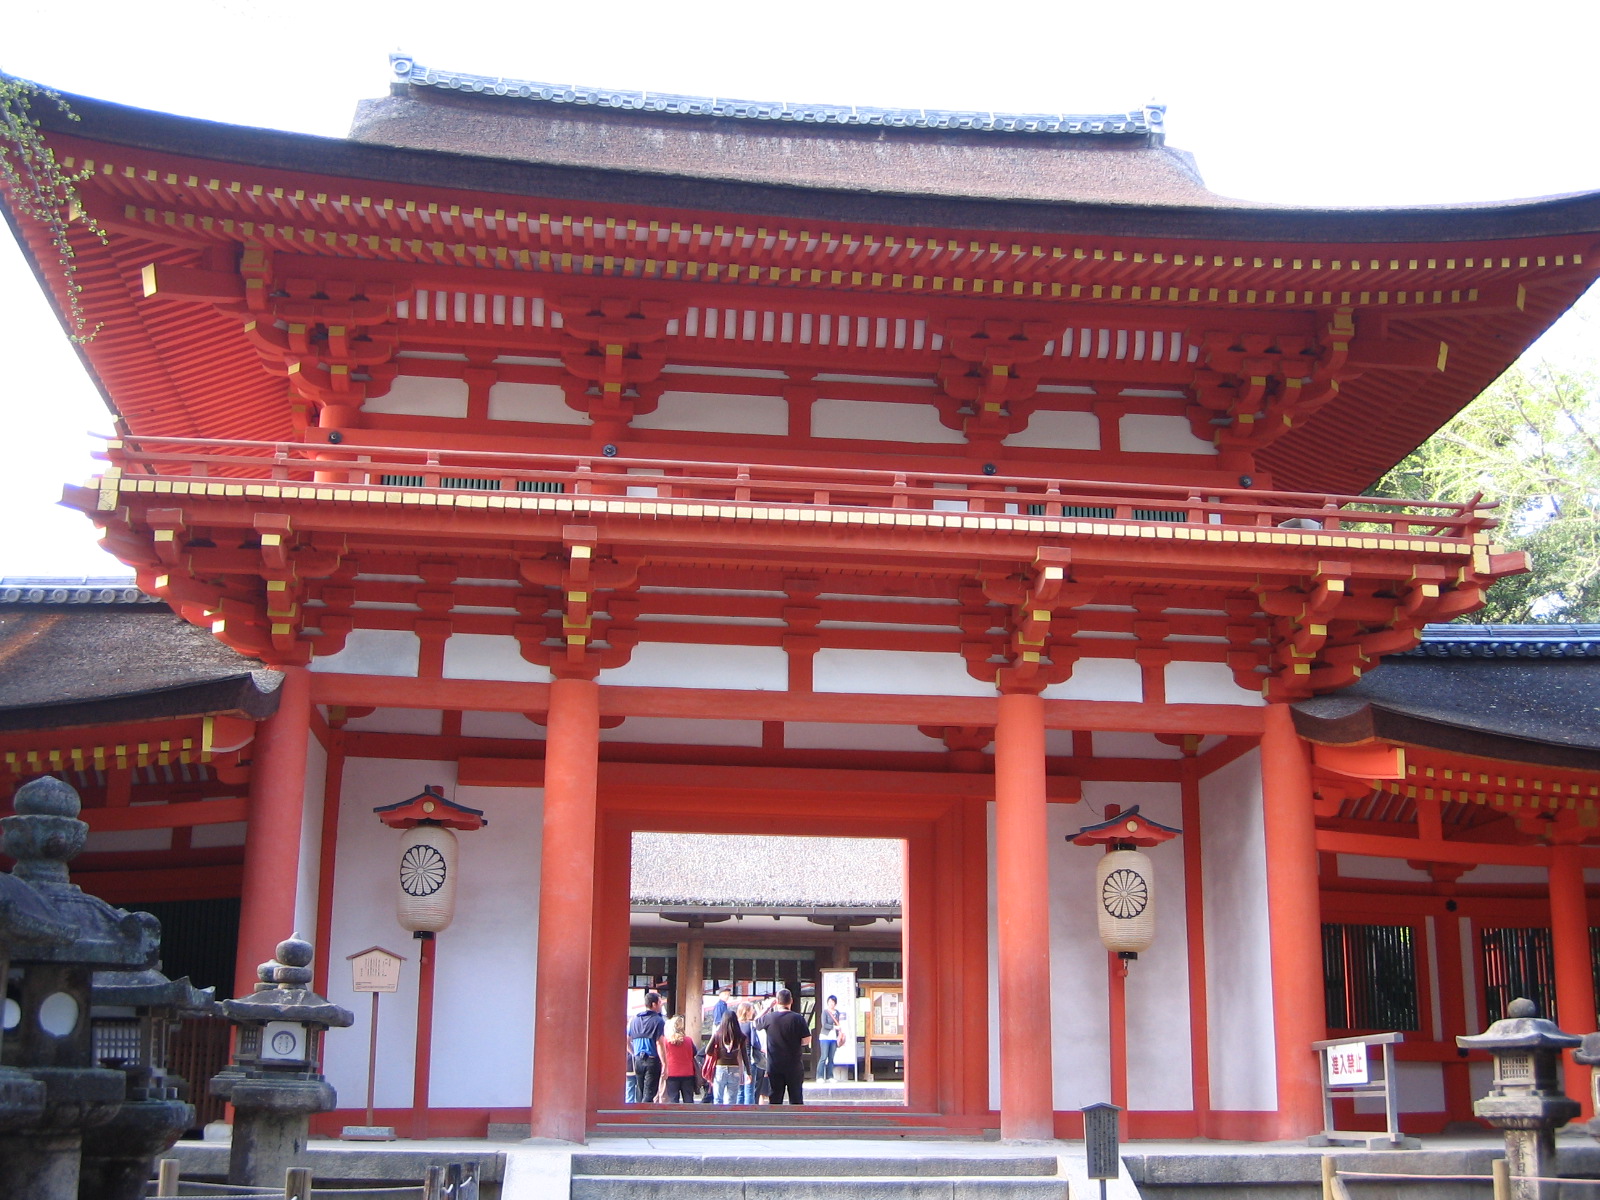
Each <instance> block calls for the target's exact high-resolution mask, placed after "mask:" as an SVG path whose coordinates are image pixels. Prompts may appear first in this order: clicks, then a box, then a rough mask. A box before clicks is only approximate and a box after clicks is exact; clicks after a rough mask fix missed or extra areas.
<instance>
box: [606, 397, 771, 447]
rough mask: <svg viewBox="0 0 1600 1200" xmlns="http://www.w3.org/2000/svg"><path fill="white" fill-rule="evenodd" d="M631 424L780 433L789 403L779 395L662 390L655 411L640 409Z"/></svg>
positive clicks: (706, 430)
mask: <svg viewBox="0 0 1600 1200" xmlns="http://www.w3.org/2000/svg"><path fill="white" fill-rule="evenodd" d="M631 424H632V425H633V427H634V428H635V429H683V430H692V431H697V432H704V433H755V434H773V435H776V436H779V437H781V436H782V435H784V434H786V433H788V432H789V405H788V403H787V402H786V401H785V400H784V399H783V397H782V396H730V395H726V394H724V393H722V392H662V393H661V399H660V400H658V401H657V402H656V408H655V411H654V412H648V413H642V414H641V415H639V416H637V417H635V418H634V419H633V421H632V422H631Z"/></svg>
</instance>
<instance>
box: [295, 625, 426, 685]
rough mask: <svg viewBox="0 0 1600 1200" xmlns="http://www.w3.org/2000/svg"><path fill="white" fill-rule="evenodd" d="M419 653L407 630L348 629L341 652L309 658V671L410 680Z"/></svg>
mask: <svg viewBox="0 0 1600 1200" xmlns="http://www.w3.org/2000/svg"><path fill="white" fill-rule="evenodd" d="M421 653H422V640H421V639H420V638H419V637H417V635H416V634H414V633H412V632H411V631H410V630H409V629H352V630H351V631H350V633H349V636H347V637H346V638H345V640H344V649H342V650H340V651H339V653H337V654H327V655H319V656H318V657H316V658H313V659H312V660H311V669H312V670H313V671H340V672H343V673H345V674H347V675H401V676H408V677H414V676H415V675H416V673H417V660H418V658H419V656H420V655H421Z"/></svg>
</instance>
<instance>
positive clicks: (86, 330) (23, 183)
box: [0, 71, 106, 345]
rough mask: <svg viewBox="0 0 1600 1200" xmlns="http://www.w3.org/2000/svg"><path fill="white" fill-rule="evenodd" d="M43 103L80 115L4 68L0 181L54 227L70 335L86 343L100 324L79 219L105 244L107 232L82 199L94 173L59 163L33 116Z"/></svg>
mask: <svg viewBox="0 0 1600 1200" xmlns="http://www.w3.org/2000/svg"><path fill="white" fill-rule="evenodd" d="M37 102H44V103H49V104H54V105H55V106H56V107H57V108H58V109H59V110H60V111H61V112H62V113H63V114H64V115H65V116H66V117H67V119H68V120H72V121H76V120H77V119H78V116H77V114H76V113H74V112H73V111H72V109H71V108H70V107H69V106H68V105H67V102H66V101H65V100H63V99H62V98H61V97H60V96H59V95H57V94H56V93H55V92H52V91H50V90H49V89H47V88H42V87H40V86H39V85H38V84H36V83H31V82H29V81H28V80H26V79H18V78H16V77H15V76H13V75H7V74H6V73H5V72H3V71H0V183H3V184H4V186H5V189H6V191H7V192H8V193H9V194H10V196H11V203H12V206H13V207H14V208H15V210H16V211H17V212H18V213H19V214H21V215H22V216H23V217H25V218H27V219H28V220H31V221H37V222H38V223H39V224H41V225H43V226H44V227H45V228H46V229H48V230H49V231H50V244H51V246H52V247H54V249H55V252H56V258H57V262H58V263H59V265H60V268H61V278H62V282H63V288H64V290H65V292H66V301H67V320H68V323H69V324H70V326H71V328H70V330H69V334H70V336H71V338H72V340H73V342H75V343H77V344H78V345H83V344H85V343H87V342H90V341H93V340H94V335H95V334H96V333H98V332H99V331H100V326H99V325H98V324H96V325H93V326H90V324H89V321H88V318H87V317H86V316H85V315H84V311H83V299H82V297H83V286H82V285H81V284H80V283H79V282H78V278H77V258H76V254H75V252H74V250H73V247H72V237H71V233H72V226H73V224H74V223H76V224H77V225H78V226H79V227H80V228H82V229H86V230H88V231H89V232H90V233H92V234H93V235H94V236H96V237H98V238H99V239H100V240H101V241H102V242H104V241H105V240H106V232H105V230H104V229H102V228H101V227H100V225H99V223H98V222H97V221H95V219H94V218H93V217H91V216H90V215H89V214H88V213H86V212H84V211H83V206H82V204H81V203H80V202H79V197H78V184H79V183H81V182H82V181H83V180H84V179H85V178H87V176H88V173H87V172H85V171H78V172H72V171H67V170H64V169H63V168H62V166H61V164H60V163H58V162H57V161H56V156H55V151H54V150H52V149H51V148H50V145H49V143H48V142H46V141H45V138H44V133H43V132H42V131H41V130H40V128H39V120H38V118H37V117H35V116H34V115H33V108H34V104H35V103H37Z"/></svg>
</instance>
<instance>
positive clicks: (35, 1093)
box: [0, 875, 72, 1134]
mask: <svg viewBox="0 0 1600 1200" xmlns="http://www.w3.org/2000/svg"><path fill="white" fill-rule="evenodd" d="M70 941H72V929H71V927H70V926H68V925H66V924H65V923H63V922H62V921H61V920H59V919H58V918H57V917H56V915H55V911H54V910H53V909H52V908H51V907H50V906H49V905H48V904H47V903H45V900H44V897H43V896H41V895H39V893H38V892H36V891H34V890H33V888H32V887H30V886H29V885H28V884H26V883H24V882H23V881H22V880H20V879H18V878H17V877H16V876H15V875H0V1038H3V1037H4V1036H5V1035H6V1034H7V1033H9V1032H10V1031H11V1030H13V1029H15V1028H16V1027H17V1026H18V1025H19V1024H20V1023H21V1020H22V1006H21V1004H20V1003H19V1002H18V1001H17V999H16V998H14V997H12V996H11V995H10V994H9V992H8V990H7V987H6V981H7V979H9V978H10V975H11V954H12V949H13V947H18V948H20V947H21V946H22V944H23V943H25V942H28V943H33V942H43V943H47V944H52V945H56V946H64V945H66V944H67V943H68V942H70ZM4 1059H5V1055H4V1054H0V1134H3V1132H4V1131H5V1130H7V1129H23V1128H28V1127H31V1126H33V1125H36V1124H37V1123H38V1120H39V1117H40V1116H41V1115H42V1114H43V1112H44V1084H42V1083H40V1082H39V1081H38V1080H37V1079H35V1078H34V1077H33V1076H32V1075H29V1074H28V1073H27V1072H26V1071H19V1070H17V1069H16V1068H15V1067H11V1066H6V1065H4Z"/></svg>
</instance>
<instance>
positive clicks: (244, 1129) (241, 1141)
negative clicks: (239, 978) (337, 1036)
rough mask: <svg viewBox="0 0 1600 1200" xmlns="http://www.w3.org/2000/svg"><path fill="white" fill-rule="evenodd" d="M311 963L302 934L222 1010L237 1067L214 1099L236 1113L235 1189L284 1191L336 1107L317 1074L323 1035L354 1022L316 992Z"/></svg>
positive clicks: (221, 1079) (222, 1076)
mask: <svg viewBox="0 0 1600 1200" xmlns="http://www.w3.org/2000/svg"><path fill="white" fill-rule="evenodd" d="M311 956H312V949H311V943H309V942H306V941H302V940H301V939H300V937H299V936H298V935H296V936H294V937H291V938H289V939H288V940H287V941H282V942H279V943H278V949H277V958H276V959H275V960H274V961H272V962H269V963H263V964H262V965H261V968H260V971H259V976H260V980H261V982H259V983H258V984H256V988H255V991H253V992H251V993H250V994H249V995H248V996H241V997H240V998H238V999H236V1000H224V1001H222V1002H221V1003H220V1005H219V1007H220V1008H221V1009H222V1015H223V1016H224V1017H226V1018H227V1019H228V1020H229V1021H231V1022H232V1023H233V1024H234V1025H235V1026H237V1029H238V1035H237V1037H236V1038H235V1039H234V1055H233V1062H232V1063H231V1064H229V1066H228V1067H227V1068H225V1069H224V1070H222V1071H220V1072H218V1073H217V1074H216V1075H214V1076H213V1077H212V1079H211V1093H212V1095H215V1096H221V1097H223V1098H224V1099H225V1100H227V1101H228V1102H229V1103H231V1104H232V1105H233V1107H234V1121H233V1147H232V1150H231V1152H230V1154H229V1157H228V1182H229V1183H230V1184H246V1185H251V1186H255V1187H272V1186H277V1185H281V1184H282V1183H283V1173H284V1172H285V1171H286V1170H288V1169H289V1168H290V1167H292V1166H294V1165H295V1159H296V1158H297V1157H298V1156H299V1154H300V1153H301V1152H302V1151H303V1150H304V1149H305V1146H306V1135H307V1131H308V1130H309V1128H310V1122H311V1114H312V1113H314V1112H327V1111H328V1110H330V1109H332V1108H333V1107H334V1105H335V1104H336V1103H338V1097H337V1095H336V1094H335V1093H334V1090H333V1085H332V1084H330V1083H329V1082H328V1081H327V1080H326V1079H325V1078H323V1076H322V1075H321V1074H320V1073H319V1072H318V1070H317V1064H318V1062H319V1060H320V1058H321V1054H322V1035H323V1033H324V1032H325V1031H326V1030H328V1029H330V1028H340V1029H342V1028H344V1027H345V1026H347V1025H349V1024H350V1023H351V1022H352V1021H353V1020H354V1019H355V1017H354V1016H353V1015H352V1014H351V1012H350V1010H349V1009H347V1008H340V1007H339V1006H338V1005H337V1004H332V1003H330V1002H329V1001H327V1000H324V999H323V998H322V997H321V996H319V995H317V993H316V992H313V991H312V990H311Z"/></svg>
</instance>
